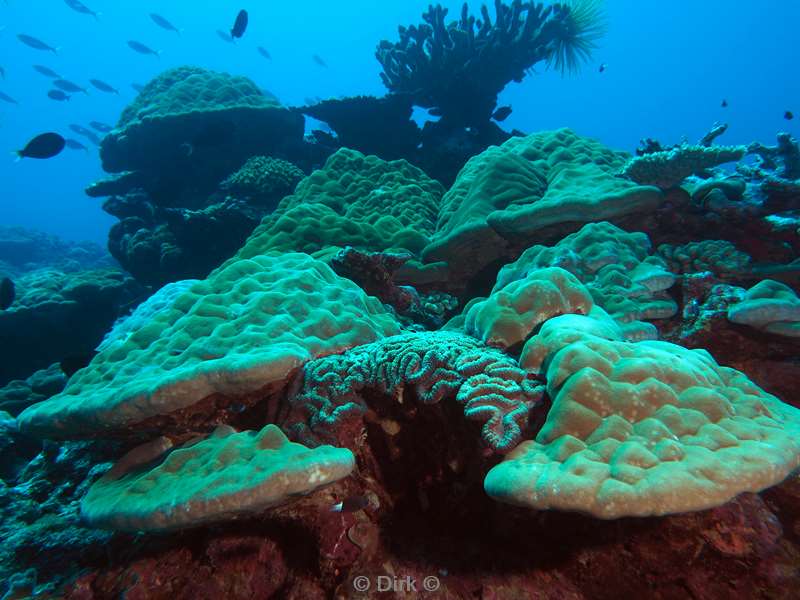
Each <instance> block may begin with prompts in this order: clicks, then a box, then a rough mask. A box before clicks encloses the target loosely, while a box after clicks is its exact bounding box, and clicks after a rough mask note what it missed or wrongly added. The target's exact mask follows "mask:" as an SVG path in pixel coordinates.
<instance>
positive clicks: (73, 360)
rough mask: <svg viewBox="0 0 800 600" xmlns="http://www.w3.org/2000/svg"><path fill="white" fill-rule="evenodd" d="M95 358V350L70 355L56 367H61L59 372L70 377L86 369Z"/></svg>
mask: <svg viewBox="0 0 800 600" xmlns="http://www.w3.org/2000/svg"><path fill="white" fill-rule="evenodd" d="M95 356H97V350H90V351H89V352H82V353H79V354H72V355H70V356H67V357H66V358H63V359H61V362H59V363H58V366H59V367H61V372H62V373H64V375H66V376H67V377H72V376H73V375H75V373H77V372H78V371H80V370H81V369H84V368H86V367H87V366H88V365H89V363H90V362H92V359H93V358H94V357H95Z"/></svg>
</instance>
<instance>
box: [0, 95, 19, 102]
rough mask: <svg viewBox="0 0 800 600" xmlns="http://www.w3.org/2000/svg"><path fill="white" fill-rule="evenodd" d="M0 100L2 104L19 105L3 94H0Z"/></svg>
mask: <svg viewBox="0 0 800 600" xmlns="http://www.w3.org/2000/svg"><path fill="white" fill-rule="evenodd" d="M0 100H2V101H3V102H8V103H9V104H19V102H17V101H16V100H14V99H13V98H12V97H11V96H9V95H8V94H5V93H3V92H0Z"/></svg>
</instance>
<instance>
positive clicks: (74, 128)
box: [69, 123, 92, 135]
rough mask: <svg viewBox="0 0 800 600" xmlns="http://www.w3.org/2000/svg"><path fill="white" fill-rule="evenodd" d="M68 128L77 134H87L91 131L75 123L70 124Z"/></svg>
mask: <svg viewBox="0 0 800 600" xmlns="http://www.w3.org/2000/svg"><path fill="white" fill-rule="evenodd" d="M69 128H70V129H71V130H72V131H74V132H75V133H77V134H78V135H89V134H90V133H92V132H91V131H89V130H88V129H86V127H83V126H81V125H76V124H75V123H73V124H72V125H70V126H69Z"/></svg>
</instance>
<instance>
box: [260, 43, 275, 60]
mask: <svg viewBox="0 0 800 600" xmlns="http://www.w3.org/2000/svg"><path fill="white" fill-rule="evenodd" d="M258 53H259V54H260V55H261V56H263V57H264V58H266V59H267V60H272V56H270V54H269V51H268V50H267V49H266V48H264V46H259V47H258Z"/></svg>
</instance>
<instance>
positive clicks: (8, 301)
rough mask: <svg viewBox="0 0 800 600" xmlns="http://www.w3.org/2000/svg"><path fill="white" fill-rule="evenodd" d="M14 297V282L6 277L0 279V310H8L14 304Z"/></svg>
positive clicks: (15, 293)
mask: <svg viewBox="0 0 800 600" xmlns="http://www.w3.org/2000/svg"><path fill="white" fill-rule="evenodd" d="M16 297H17V292H16V290H15V288H14V282H13V281H11V280H10V279H9V278H8V277H3V279H0V310H8V309H9V307H10V306H11V305H12V304H14V299H15V298H16Z"/></svg>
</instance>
